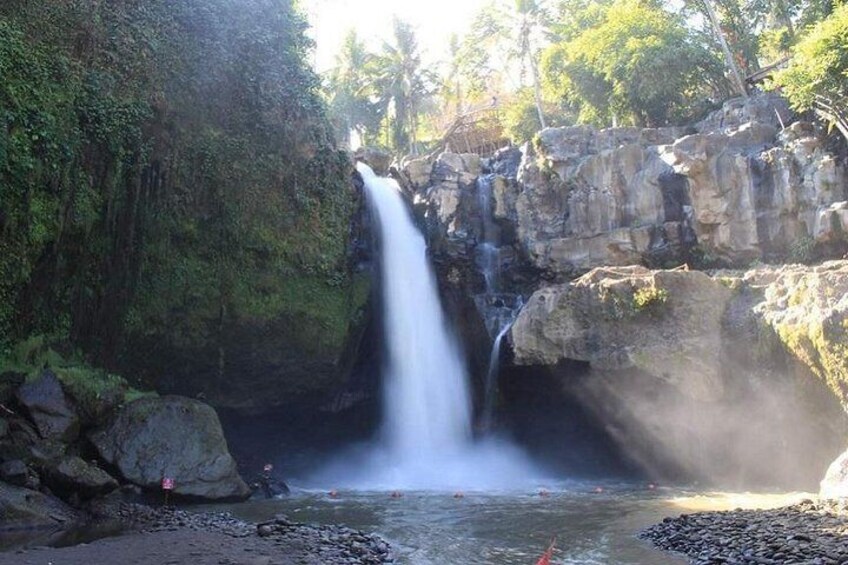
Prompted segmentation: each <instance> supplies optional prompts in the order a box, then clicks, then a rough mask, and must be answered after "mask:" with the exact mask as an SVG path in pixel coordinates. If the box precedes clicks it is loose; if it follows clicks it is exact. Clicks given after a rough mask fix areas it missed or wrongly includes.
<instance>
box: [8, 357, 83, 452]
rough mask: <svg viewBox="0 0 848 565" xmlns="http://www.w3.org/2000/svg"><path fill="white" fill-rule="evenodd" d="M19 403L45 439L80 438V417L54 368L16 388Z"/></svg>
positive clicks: (64, 440) (71, 439)
mask: <svg viewBox="0 0 848 565" xmlns="http://www.w3.org/2000/svg"><path fill="white" fill-rule="evenodd" d="M16 395H17V399H18V402H19V403H20V404H21V406H23V407H24V408H25V409H26V411H27V413H28V414H29V416H30V418H31V419H32V421H33V422H34V423H35V426H36V428H37V429H38V433H39V434H40V435H41V437H43V438H44V439H50V440H58V441H63V442H71V441H73V440H74V439H76V438H77V436H78V435H79V430H80V419H79V416H78V415H77V413H76V410H75V409H74V406H73V405H72V404H71V402H70V400H69V399H68V397H67V396H66V395H65V391H64V390H62V385H61V384H60V383H59V379H58V378H57V377H56V375H55V374H54V373H53V371H50V370H46V371H44V373H42V374H41V376H40V377H38V378H37V379H35V380H34V381H31V382H27V383H24V384H23V385H21V387H20V388H19V389H18V390H17V393H16Z"/></svg>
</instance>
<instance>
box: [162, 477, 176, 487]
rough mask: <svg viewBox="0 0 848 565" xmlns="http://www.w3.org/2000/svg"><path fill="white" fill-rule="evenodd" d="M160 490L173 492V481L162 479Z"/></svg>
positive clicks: (167, 478)
mask: <svg viewBox="0 0 848 565" xmlns="http://www.w3.org/2000/svg"><path fill="white" fill-rule="evenodd" d="M162 490H174V479H172V478H171V477H165V478H163V479H162Z"/></svg>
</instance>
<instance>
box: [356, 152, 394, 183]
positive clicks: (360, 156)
mask: <svg viewBox="0 0 848 565" xmlns="http://www.w3.org/2000/svg"><path fill="white" fill-rule="evenodd" d="M353 156H354V158H355V159H357V160H360V161H363V162H364V163H365V164H366V165H368V166H369V167H371V169H372V170H373V171H374V172H375V173H376V174H377V175H379V176H386V175H387V174H388V173H389V166H390V165H391V164H392V154H391V153H390V152H389V151H388V150H387V149H384V148H382V147H374V146H370V145H369V146H364V147H360V148H359V149H357V150H356V152H354V154H353Z"/></svg>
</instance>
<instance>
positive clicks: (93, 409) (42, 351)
mask: <svg viewBox="0 0 848 565" xmlns="http://www.w3.org/2000/svg"><path fill="white" fill-rule="evenodd" d="M54 345H55V344H54V343H53V342H52V341H51V340H50V338H49V337H47V336H43V335H39V336H33V337H31V338H29V339H27V340H25V341H22V342H20V343H18V344H15V346H14V347H13V348H11V351H10V352H9V353H7V354H6V355H2V356H0V373H4V372H6V371H13V372H16V373H24V374H26V375H27V378H28V379H35V378H37V377H38V376H39V375H41V373H42V371H43V370H44V369H45V368H48V367H49V368H50V369H51V370H52V371H53V372H54V373H55V374H56V376H57V377H58V378H59V381H61V383H62V385H63V386H64V388H65V390H66V391H67V392H68V394H70V395H71V397H72V398H73V399H74V400H75V401H76V402H77V404H78V405H79V408H80V409H81V410H82V411H83V412H84V413H85V414H88V415H95V414H98V413H99V412H100V410H101V407H100V404H101V401H102V400H104V399H107V398H108V399H110V401H113V402H119V403H120V402H130V401H132V400H135V399H136V398H140V397H142V396H149V395H151V394H152V393H149V392H142V391H140V390H138V389H136V388H133V387H132V386H130V384H129V383H128V382H127V381H126V380H125V379H124V378H123V377H120V376H118V375H114V374H111V373H108V372H106V371H104V370H102V369H96V368H93V367H91V366H90V365H88V364H86V363H85V362H84V361H83V360H82V359H81V357H80V356H79V355H72V356H69V357H67V358H66V357H64V356H62V355H61V354H59V353H58V352H56V350H55V349H54V348H53V346H54Z"/></svg>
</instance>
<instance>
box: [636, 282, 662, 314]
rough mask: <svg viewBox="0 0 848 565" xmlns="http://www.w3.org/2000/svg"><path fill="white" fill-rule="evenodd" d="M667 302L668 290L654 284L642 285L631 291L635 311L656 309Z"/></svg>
mask: <svg viewBox="0 0 848 565" xmlns="http://www.w3.org/2000/svg"><path fill="white" fill-rule="evenodd" d="M666 302H668V291H667V290H666V289H664V288H657V287H655V286H643V287H642V288H640V289H638V290H636V292H634V293H633V309H634V310H635V311H636V312H643V311H646V310H656V309H657V308H658V307H659V306H661V305H662V304H665V303H666Z"/></svg>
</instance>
